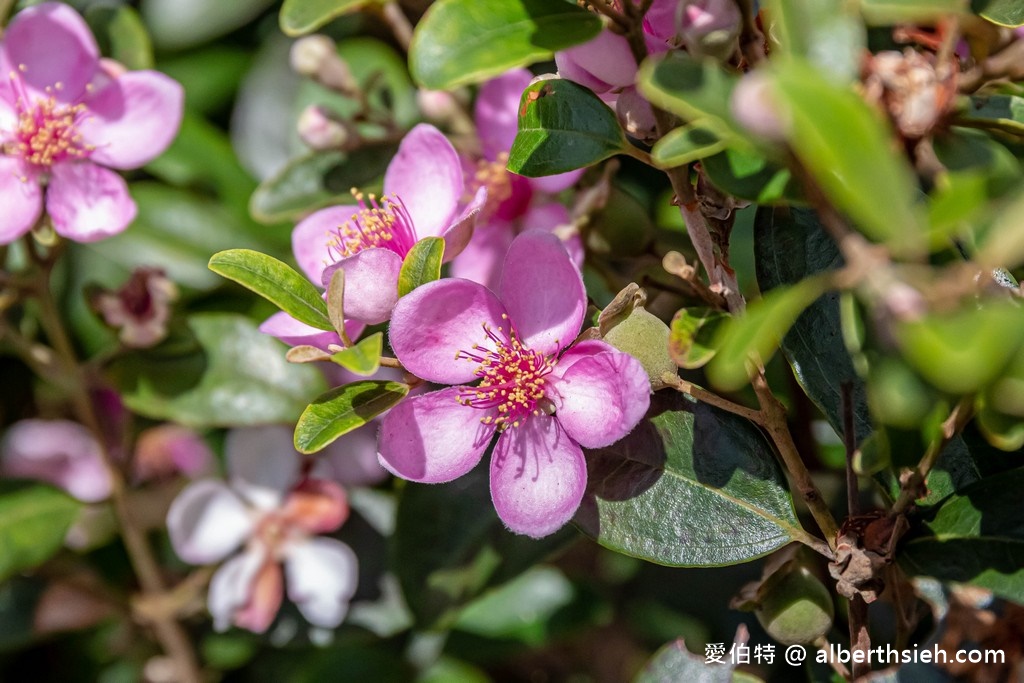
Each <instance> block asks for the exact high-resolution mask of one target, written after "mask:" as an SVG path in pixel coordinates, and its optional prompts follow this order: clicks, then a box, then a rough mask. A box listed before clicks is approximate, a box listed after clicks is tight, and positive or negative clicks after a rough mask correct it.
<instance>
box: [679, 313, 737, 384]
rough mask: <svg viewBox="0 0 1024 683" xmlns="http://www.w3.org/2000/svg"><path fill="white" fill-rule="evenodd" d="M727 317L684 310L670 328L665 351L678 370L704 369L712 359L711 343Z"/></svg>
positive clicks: (713, 351) (713, 353)
mask: <svg viewBox="0 0 1024 683" xmlns="http://www.w3.org/2000/svg"><path fill="white" fill-rule="evenodd" d="M725 320H728V316H727V315H726V314H725V313H723V312H722V311H718V310H715V309H711V308H689V309H687V308H684V309H683V310H681V311H679V312H678V313H676V314H675V316H674V317H673V318H672V324H671V325H670V326H669V337H668V351H669V354H670V355H671V356H672V360H673V361H675V363H676V365H678V366H679V367H681V368H686V369H688V370H693V369H696V368H700V367H704V366H705V365H707V363H708V361H710V360H711V359H712V358H713V357H714V355H715V347H714V346H713V345H712V340H713V339H714V337H715V334H716V332H717V330H718V326H719V325H720V324H721V323H722V322H723V321H725Z"/></svg>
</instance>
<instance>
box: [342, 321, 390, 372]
mask: <svg viewBox="0 0 1024 683" xmlns="http://www.w3.org/2000/svg"><path fill="white" fill-rule="evenodd" d="M383 346H384V333H383V332H375V333H373V334H371V335H370V336H369V337H367V338H366V339H363V340H361V341H360V342H359V343H358V344H356V345H355V346H350V347H349V348H347V349H343V350H342V351H338V352H337V353H335V354H334V355H332V356H331V360H332V361H333V362H335V363H337V364H338V365H340V366H341V367H343V368H345V369H346V370H348V371H350V372H354V373H355V374H357V375H362V376H363V377H369V376H370V375H372V374H373V373H375V372H377V370H379V369H380V353H381V349H382V348H383Z"/></svg>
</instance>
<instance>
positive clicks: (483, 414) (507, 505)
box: [377, 231, 650, 537]
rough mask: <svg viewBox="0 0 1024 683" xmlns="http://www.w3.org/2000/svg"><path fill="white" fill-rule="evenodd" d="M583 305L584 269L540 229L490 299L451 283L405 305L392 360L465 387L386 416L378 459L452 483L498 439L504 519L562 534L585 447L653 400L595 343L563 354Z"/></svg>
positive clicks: (612, 353)
mask: <svg viewBox="0 0 1024 683" xmlns="http://www.w3.org/2000/svg"><path fill="white" fill-rule="evenodd" d="M586 307H587V299H586V293H585V292H584V289H583V281H582V279H581V277H580V273H579V271H578V270H577V269H576V267H575V266H574V265H573V264H572V262H571V260H570V259H569V255H568V253H567V252H566V251H565V248H564V247H563V246H562V244H561V242H559V240H558V238H556V237H555V236H554V235H552V234H550V233H546V232H541V231H531V232H526V233H523V234H522V235H520V236H519V237H517V238H516V240H515V241H514V242H513V243H512V246H511V247H510V248H509V251H508V255H507V256H506V259H505V267H504V272H503V275H502V279H501V286H500V288H499V293H498V294H497V295H496V294H494V293H493V292H491V290H489V289H487V288H486V287H483V286H482V285H480V284H477V283H475V282H470V281H468V280H462V279H458V278H448V279H443V280H439V281H436V282H431V283H428V284H426V285H423V286H421V287H419V288H417V289H416V290H414V291H413V292H412V293H411V294H409V295H407V296H405V297H403V298H402V299H401V300H400V301H399V302H398V305H397V306H395V310H394V314H393V316H392V318H391V328H390V335H391V347H392V348H393V349H394V351H395V354H396V355H397V356H398V359H399V360H400V361H402V364H403V365H404V366H405V368H406V369H407V370H409V372H412V373H413V374H415V375H417V376H419V377H422V378H424V379H426V380H429V381H431V382H436V383H439V384H451V385H466V386H451V387H448V388H446V389H441V390H440V391H434V392H432V393H428V394H423V395H421V396H415V397H413V398H409V399H406V400H404V401H402V402H401V403H399V404H398V405H397V406H395V407H394V408H392V409H391V411H390V412H389V413H388V414H387V416H385V418H384V421H383V425H382V426H381V430H380V435H379V437H378V444H377V450H378V453H379V455H380V459H381V463H382V464H383V465H384V466H385V467H386V468H387V469H389V470H390V471H391V472H393V473H394V474H396V475H398V476H400V477H402V478H404V479H409V480H412V481H418V482H426V483H438V482H445V481H450V480H452V479H455V478H457V477H460V476H462V475H463V474H465V473H467V472H469V471H470V470H471V469H473V467H474V466H475V465H476V464H477V462H479V460H480V458H481V457H482V456H483V453H484V451H486V450H487V447H488V445H489V444H490V443H491V441H492V438H493V437H494V436H495V435H497V436H498V441H497V444H496V445H495V448H494V453H493V455H492V456H491V464H490V471H491V498H492V500H493V501H494V507H495V509H496V510H497V512H498V516H499V517H500V518H501V520H502V521H503V522H504V523H505V525H506V526H507V527H508V528H509V529H511V530H512V531H514V532H516V533H520V534H526V535H529V536H533V537H541V536H546V535H548V534H551V533H553V532H554V531H556V530H557V529H559V528H560V527H561V526H563V525H564V524H565V523H566V522H567V521H568V520H569V519H570V518H571V517H572V516H573V514H574V513H575V511H576V509H577V508H578V507H579V504H580V501H581V500H582V497H583V492H584V489H585V488H586V481H587V469H586V462H585V460H584V456H583V451H582V449H581V446H582V447H586V448H600V447H603V446H608V445H610V444H612V443H614V442H615V441H618V440H619V439H621V438H622V437H623V436H625V435H626V434H628V433H629V432H630V431H631V430H632V429H633V427H635V426H636V424H637V423H638V422H639V421H640V419H641V418H642V417H643V415H644V413H645V412H646V411H647V407H648V405H649V403H650V383H649V381H648V379H647V373H646V372H645V371H644V368H643V366H642V365H641V364H640V362H639V361H638V360H636V359H635V358H633V357H632V356H630V355H628V354H625V353H622V352H620V351H617V350H616V349H614V348H613V347H611V346H610V345H608V344H606V343H604V342H601V341H596V340H594V341H585V342H582V343H580V344H576V345H575V346H571V347H570V344H572V342H573V340H574V339H575V338H576V336H577V334H578V333H579V330H580V326H581V324H582V323H583V318H584V315H585V313H586ZM469 382H476V384H475V385H468V384H467V383H469Z"/></svg>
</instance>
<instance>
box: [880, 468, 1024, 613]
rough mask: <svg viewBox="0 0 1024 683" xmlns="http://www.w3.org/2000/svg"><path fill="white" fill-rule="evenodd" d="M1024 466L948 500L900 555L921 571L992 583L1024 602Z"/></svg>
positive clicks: (907, 567) (974, 582)
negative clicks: (1023, 500)
mask: <svg viewBox="0 0 1024 683" xmlns="http://www.w3.org/2000/svg"><path fill="white" fill-rule="evenodd" d="M1022 486H1024V468H1019V469H1015V470H1010V471H1009V472H1003V473H1001V474H999V475H998V476H994V477H987V478H985V479H983V480H982V481H980V482H978V483H976V484H974V485H972V486H969V487H967V488H965V489H964V490H963V491H961V492H960V493H958V494H957V495H954V496H951V497H950V498H949V499H947V500H946V502H944V503H943V504H942V505H941V506H939V508H938V509H937V510H936V511H935V513H934V514H933V515H932V516H931V517H930V519H928V520H927V521H926V522H925V523H924V528H925V529H926V532H925V533H924V534H921V535H919V536H917V537H915V538H911V539H910V540H908V541H906V542H904V543H903V545H902V546H901V550H900V553H899V555H898V559H899V562H900V564H901V565H902V566H903V568H904V569H905V570H906V571H908V572H910V573H912V574H917V575H924V576H933V577H935V578H937V579H940V580H942V581H956V582H960V583H967V584H971V585H973V586H979V587H981V588H987V589H988V590H991V591H992V592H993V593H995V594H996V595H999V596H1001V597H1004V598H1006V599H1008V600H1013V601H1014V602H1019V603H1024V506H1022V505H1021V504H1020V491H1021V487H1022Z"/></svg>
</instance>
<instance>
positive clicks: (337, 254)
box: [292, 124, 486, 325]
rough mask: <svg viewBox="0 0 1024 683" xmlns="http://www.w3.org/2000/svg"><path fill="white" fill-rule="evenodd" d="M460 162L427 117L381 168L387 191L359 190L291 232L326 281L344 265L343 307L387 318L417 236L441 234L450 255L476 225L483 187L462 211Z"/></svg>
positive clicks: (371, 318)
mask: <svg viewBox="0 0 1024 683" xmlns="http://www.w3.org/2000/svg"><path fill="white" fill-rule="evenodd" d="M463 182H464V181H463V175H462V166H461V163H460V161H459V156H458V154H457V153H456V152H455V148H454V147H452V144H451V143H450V142H448V139H447V138H445V137H444V135H442V134H441V132H440V131H439V130H437V129H436V128H434V127H433V126H431V125H428V124H420V125H418V126H416V127H415V128H413V129H412V130H411V131H410V132H409V134H408V135H406V136H405V138H404V139H403V140H402V144H401V145H400V146H399V148H398V153H397V154H396V155H395V158H394V159H392V160H391V163H390V164H389V165H388V170H387V172H386V173H385V175H384V196H383V197H379V198H378V197H375V196H373V195H364V194H362V193H356V194H355V198H356V201H357V204H356V205H354V206H335V207H332V208H329V209H322V210H320V211H317V212H315V213H313V214H311V215H310V216H308V217H307V218H306V219H304V220H303V221H302V222H300V223H299V224H298V225H296V226H295V230H294V232H292V248H293V250H294V252H295V259H296V260H297V261H298V263H299V266H300V267H301V268H302V269H303V271H304V272H305V273H306V275H308V276H309V277H310V278H311V279H312V280H314V281H321V282H323V284H324V286H325V287H326V286H327V284H328V283H329V282H330V279H331V275H332V274H333V273H334V271H335V270H337V269H338V268H342V269H344V271H345V300H344V306H345V314H346V315H347V316H349V317H351V318H353V319H355V320H357V321H360V322H364V323H367V324H370V325H373V324H376V323H380V322H384V321H385V320H387V319H388V317H389V316H390V315H391V309H392V308H393V307H394V305H395V302H396V301H398V274H399V271H400V270H401V268H402V261H403V260H404V259H405V256H406V255H407V254H408V253H409V250H410V249H412V247H413V245H414V244H416V242H417V241H419V240H420V239H422V238H424V237H429V236H440V237H443V238H444V241H445V259H446V260H450V259H452V258H454V257H455V256H456V255H457V254H458V253H459V252H460V251H462V249H463V248H464V247H465V246H466V242H468V241H469V238H470V235H472V232H473V223H474V220H475V218H476V213H477V212H478V211H479V208H480V206H481V205H482V204H483V202H484V200H485V199H486V195H485V193H484V191H481V192H480V193H478V196H477V197H475V198H474V201H473V202H471V203H470V205H469V206H468V207H466V208H465V209H464V210H462V211H461V212H460V211H459V199H460V198H461V197H462V192H463V187H464V184H463Z"/></svg>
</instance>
